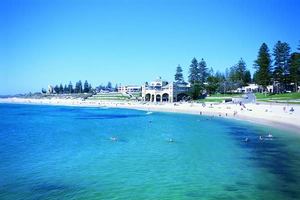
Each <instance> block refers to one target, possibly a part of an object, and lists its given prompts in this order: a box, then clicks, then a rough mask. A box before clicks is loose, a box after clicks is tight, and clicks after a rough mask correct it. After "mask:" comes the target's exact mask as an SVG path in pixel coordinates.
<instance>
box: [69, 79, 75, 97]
mask: <svg viewBox="0 0 300 200" xmlns="http://www.w3.org/2000/svg"><path fill="white" fill-rule="evenodd" d="M73 92H74V91H73V85H72V83H71V81H70V82H69V85H68V93H70V94H71V93H73Z"/></svg>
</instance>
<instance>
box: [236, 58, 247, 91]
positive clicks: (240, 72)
mask: <svg viewBox="0 0 300 200" xmlns="http://www.w3.org/2000/svg"><path fill="white" fill-rule="evenodd" d="M245 74H246V63H245V62H244V60H243V58H241V59H240V60H239V62H238V63H237V65H236V78H237V81H240V82H241V83H242V85H243V86H245V85H247V83H246V81H245Z"/></svg>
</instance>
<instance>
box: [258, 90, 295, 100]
mask: <svg viewBox="0 0 300 200" xmlns="http://www.w3.org/2000/svg"><path fill="white" fill-rule="evenodd" d="M255 96H256V99H257V100H260V99H265V100H266V99H269V100H295V99H299V100H300V92H292V93H283V94H262V93H255Z"/></svg>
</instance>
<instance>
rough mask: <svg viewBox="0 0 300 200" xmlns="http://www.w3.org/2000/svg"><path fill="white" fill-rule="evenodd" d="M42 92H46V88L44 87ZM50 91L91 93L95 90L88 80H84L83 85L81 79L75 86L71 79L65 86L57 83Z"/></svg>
mask: <svg viewBox="0 0 300 200" xmlns="http://www.w3.org/2000/svg"><path fill="white" fill-rule="evenodd" d="M42 92H43V93H46V90H45V89H42ZM49 92H53V93H56V94H72V93H91V92H93V88H92V86H91V84H89V83H88V81H87V80H86V81H85V82H84V84H83V85H82V82H81V80H79V81H77V82H76V84H75V87H73V84H72V82H71V81H70V82H69V84H68V85H67V84H65V85H64V86H63V84H60V85H56V86H55V87H54V88H53V91H49Z"/></svg>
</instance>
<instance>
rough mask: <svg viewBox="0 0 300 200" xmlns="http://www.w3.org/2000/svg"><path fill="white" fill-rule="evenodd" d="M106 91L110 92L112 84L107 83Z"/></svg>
mask: <svg viewBox="0 0 300 200" xmlns="http://www.w3.org/2000/svg"><path fill="white" fill-rule="evenodd" d="M106 89H108V90H111V89H112V84H111V82H110V81H108V83H107V86H106Z"/></svg>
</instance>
